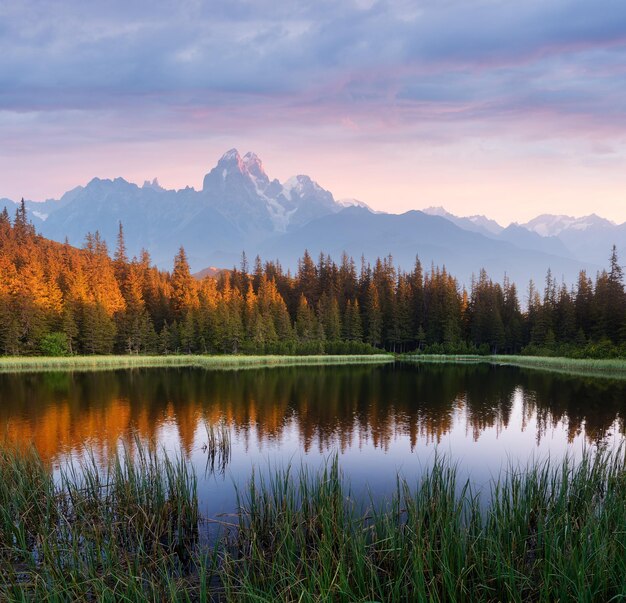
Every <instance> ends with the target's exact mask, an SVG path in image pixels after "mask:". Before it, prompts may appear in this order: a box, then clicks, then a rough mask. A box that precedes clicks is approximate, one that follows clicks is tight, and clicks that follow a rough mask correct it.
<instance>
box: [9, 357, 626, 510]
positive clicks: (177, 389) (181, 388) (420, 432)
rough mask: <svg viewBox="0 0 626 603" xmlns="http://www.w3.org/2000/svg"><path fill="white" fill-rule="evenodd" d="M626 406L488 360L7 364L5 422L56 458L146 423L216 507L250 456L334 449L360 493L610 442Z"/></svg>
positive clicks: (598, 391)
mask: <svg viewBox="0 0 626 603" xmlns="http://www.w3.org/2000/svg"><path fill="white" fill-rule="evenodd" d="M625 417H626V382H619V381H610V380H606V379H589V378H575V377H568V376H562V375H556V374H549V373H541V372H536V371H527V370H523V369H518V368H515V367H493V366H489V365H462V366H458V365H434V366H433V365H419V366H418V365H411V364H395V365H379V366H359V365H354V366H338V367H337V366H335V367H332V366H330V367H294V368H271V369H258V370H244V371H224V372H219V371H205V370H202V369H146V370H122V371H110V372H97V373H36V374H14V375H7V374H4V375H0V424H2V426H3V427H4V429H5V431H6V432H7V433H8V434H9V437H11V438H14V439H17V440H19V441H21V442H26V441H30V440H32V441H33V442H34V443H35V445H36V447H37V449H38V450H39V452H40V453H41V454H42V456H43V457H44V458H45V459H46V460H47V461H49V462H50V464H51V466H52V467H55V468H58V467H59V465H61V464H63V463H65V462H67V461H68V460H69V459H71V460H72V461H79V460H80V459H81V457H82V456H83V455H84V454H85V451H86V450H87V449H89V450H91V451H93V452H94V454H95V455H96V458H97V459H98V460H99V461H101V462H104V461H105V460H106V458H107V456H108V455H109V454H110V453H111V452H112V451H114V450H115V449H116V448H118V447H119V446H121V445H122V444H123V443H125V442H126V443H127V444H128V443H132V442H133V441H134V437H135V436H134V435H133V434H138V436H139V437H140V438H141V439H144V440H146V441H153V442H156V443H157V444H158V445H159V446H162V447H164V448H165V449H166V450H168V451H170V452H174V453H179V454H180V453H181V451H182V454H183V455H184V456H185V457H186V458H187V459H188V460H189V461H190V462H191V463H192V464H193V465H194V467H195V469H196V473H197V475H198V485H199V494H200V500H201V506H202V509H203V511H204V513H206V514H207V515H209V516H211V515H215V514H218V513H222V512H230V511H233V510H234V507H235V485H236V484H239V485H243V484H245V483H246V482H247V480H248V479H249V477H250V475H251V472H252V469H253V467H254V468H256V470H257V471H258V472H261V473H263V472H265V471H267V470H268V467H272V466H273V467H276V466H285V465H286V464H287V463H292V464H293V465H296V466H299V465H300V464H306V465H309V466H312V467H318V466H320V465H321V464H322V463H323V462H324V460H325V459H328V458H329V456H330V455H332V454H333V453H335V452H337V453H338V454H339V457H340V464H341V467H342V469H343V472H344V475H345V476H346V478H347V479H348V480H349V481H350V483H351V485H352V490H353V492H354V493H355V495H357V496H358V495H365V494H368V493H369V494H371V495H373V496H375V497H376V496H379V495H383V494H389V493H391V492H392V491H393V489H394V486H395V477H396V474H397V473H398V472H400V473H401V474H402V475H403V476H404V477H406V478H407V479H408V480H409V481H410V482H411V481H417V479H418V478H419V476H420V474H421V473H422V472H423V471H424V470H425V469H426V468H428V466H429V465H430V464H431V463H432V461H433V458H434V455H435V454H436V453H437V454H445V455H446V456H448V457H450V458H451V459H453V460H455V461H457V462H458V467H459V473H460V474H461V476H462V477H469V478H470V479H471V480H473V481H474V482H475V483H476V484H485V483H487V481H488V480H489V478H490V477H491V476H492V475H494V474H497V473H499V471H500V469H501V468H502V467H503V466H506V465H507V464H508V463H509V462H511V461H513V462H523V463H525V462H527V461H528V460H529V459H531V458H533V457H535V458H537V457H540V458H545V456H546V455H548V454H549V455H551V456H552V457H561V456H562V455H563V454H565V453H567V452H571V453H572V454H576V453H580V451H581V450H582V449H583V447H585V446H587V447H596V446H607V445H608V446H614V445H616V444H617V443H618V442H619V441H620V440H621V439H622V438H623V437H624V433H625V431H626V420H625ZM205 422H208V423H209V424H224V425H226V427H227V429H228V430H229V432H230V436H231V444H232V450H231V457H230V460H229V462H228V464H227V466H226V468H225V470H224V471H220V470H214V471H211V470H207V455H206V453H205V452H203V449H202V447H203V444H204V443H205V442H206V441H207V436H206V427H205Z"/></svg>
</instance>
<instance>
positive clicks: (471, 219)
mask: <svg viewBox="0 0 626 603" xmlns="http://www.w3.org/2000/svg"><path fill="white" fill-rule="evenodd" d="M422 211H423V212H424V213H425V214H428V215H430V216H440V217H442V218H445V219H446V220H450V222H453V223H454V224H456V225H457V226H459V227H461V228H463V229H464V230H470V231H472V232H480V233H482V234H485V235H498V234H500V233H501V232H502V231H503V230H504V227H502V226H500V224H498V223H497V222H496V221H495V220H491V219H490V218H487V216H481V215H474V216H467V217H460V216H455V215H454V214H451V213H450V212H449V211H447V210H446V209H444V208H443V207H441V206H437V207H427V208H426V209H423V210H422Z"/></svg>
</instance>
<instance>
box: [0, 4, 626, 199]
mask: <svg viewBox="0 0 626 603" xmlns="http://www.w3.org/2000/svg"><path fill="white" fill-rule="evenodd" d="M625 71H626V3H625V2H623V0H597V1H596V2H593V3H592V2H588V1H586V0H550V1H549V2H546V1H545V0H525V1H524V2H514V1H510V0H354V1H350V0H346V1H341V2H337V1H336V0H293V1H278V0H229V1H228V2H226V1H215V0H210V1H208V0H123V1H122V0H108V1H107V2H102V1H95V0H56V1H55V2H49V1H48V0H20V2H12V1H11V0H0V137H1V139H2V141H3V145H2V148H0V156H2V157H5V158H6V157H8V155H9V154H19V153H22V154H23V156H24V158H28V157H29V156H31V155H32V154H33V153H34V152H41V153H46V152H47V153H50V152H51V150H54V149H57V148H60V147H64V148H74V149H79V150H81V151H85V150H86V149H87V150H88V149H95V148H97V147H98V145H103V144H106V145H122V144H132V143H137V144H142V143H155V144H156V143H159V142H160V143H164V144H166V143H167V142H168V141H170V140H183V141H185V140H190V141H192V140H193V141H198V140H220V141H221V140H225V139H228V140H230V141H232V142H231V143H230V146H232V144H233V143H234V144H237V141H238V139H240V138H246V137H247V138H249V137H255V138H256V139H264V138H265V139H271V140H272V144H274V145H276V146H277V147H278V146H280V145H281V144H283V145H293V144H318V145H319V146H320V147H321V146H323V145H326V147H328V148H332V147H333V145H337V144H339V143H340V144H341V145H342V147H341V148H344V149H345V148H353V149H355V151H354V152H355V153H357V154H358V152H359V145H363V144H368V145H380V146H381V148H382V147H383V146H384V147H385V148H387V147H388V146H389V145H403V144H411V145H412V146H415V145H416V144H423V145H427V146H428V145H430V146H445V145H450V146H451V147H454V148H459V145H463V144H465V143H466V144H467V146H468V148H472V147H473V146H474V145H479V146H480V148H497V149H498V152H499V153H501V150H502V149H507V148H508V149H511V151H510V152H511V154H513V155H514V154H516V153H520V151H519V149H526V151H525V152H527V153H528V154H531V155H532V154H535V153H537V141H538V140H543V141H545V147H546V148H549V149H550V152H553V151H554V149H558V148H561V149H563V151H562V152H563V153H567V152H568V151H567V149H570V148H572V145H573V143H572V142H571V141H572V140H573V141H574V142H575V144H574V145H573V146H575V147H576V148H583V147H584V148H589V149H602V148H615V149H618V150H619V149H621V148H622V146H623V144H624V141H623V138H624V135H625V134H626V83H625V82H626V73H625ZM476 141H480V143H477V142H476ZM484 141H491V142H490V143H489V144H487V143H485V142H484ZM351 145H352V146H351ZM595 155H596V156H599V157H601V156H602V154H600V153H597V152H595ZM607 155H608V154H607ZM617 155H618V156H621V155H620V154H619V153H617ZM443 160H445V159H442V161H443ZM0 176H2V177H3V178H5V177H6V175H4V174H3V173H2V170H1V166H0ZM0 192H1V191H0Z"/></svg>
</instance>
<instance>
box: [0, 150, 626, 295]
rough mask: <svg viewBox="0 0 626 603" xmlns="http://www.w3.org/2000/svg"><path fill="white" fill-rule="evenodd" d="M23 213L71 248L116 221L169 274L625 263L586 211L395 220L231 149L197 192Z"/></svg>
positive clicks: (537, 271)
mask: <svg viewBox="0 0 626 603" xmlns="http://www.w3.org/2000/svg"><path fill="white" fill-rule="evenodd" d="M4 206H6V207H7V208H8V209H9V212H10V213H11V215H14V213H15V209H16V207H17V204H16V203H14V202H12V201H10V200H8V199H0V209H1V208H2V207H4ZM346 206H348V207H346ZM26 207H27V209H28V211H29V214H30V217H31V219H32V220H33V222H34V224H35V226H36V228H37V229H38V230H39V231H41V232H42V234H44V235H45V236H47V237H49V238H51V239H54V240H56V241H61V242H62V241H64V240H65V238H66V237H67V238H68V239H69V241H70V242H71V243H72V244H75V245H81V244H82V243H83V241H84V239H85V235H86V234H87V232H95V231H96V230H97V231H99V232H100V234H101V235H102V237H103V238H104V239H105V240H106V241H107V243H108V244H109V248H110V249H111V251H112V250H113V249H114V247H115V244H116V238H117V233H118V225H119V222H122V224H123V225H124V231H125V235H126V244H127V248H128V252H129V254H130V255H131V256H132V255H137V254H139V253H140V251H141V249H142V248H145V249H147V250H148V251H149V252H150V253H151V255H152V257H153V259H154V261H155V262H156V263H157V264H158V265H159V266H161V267H170V266H171V263H172V259H173V257H174V255H175V254H176V252H177V251H178V249H179V247H180V246H181V245H183V246H184V247H185V249H186V251H187V254H188V256H189V259H190V263H191V266H192V269H193V270H201V269H203V268H205V267H206V266H209V265H213V266H219V267H225V268H228V267H230V266H232V265H233V264H236V263H238V262H239V258H240V256H241V252H242V250H244V249H245V251H246V252H247V253H248V255H249V257H254V255H256V254H257V253H261V254H262V256H263V257H265V258H278V259H280V260H281V261H282V262H283V264H285V265H286V266H291V267H295V263H296V261H297V258H298V257H299V256H300V255H301V254H302V252H303V251H304V249H305V248H307V247H308V248H309V249H310V251H312V252H315V253H316V254H317V253H319V252H320V251H325V252H329V253H331V254H332V255H334V256H338V255H340V254H341V252H342V251H344V250H346V251H347V252H349V253H350V254H351V255H353V256H355V257H357V258H358V257H359V256H360V255H361V254H362V253H365V255H366V256H367V258H368V259H370V260H373V259H374V258H375V257H377V256H385V255H387V254H388V253H392V254H393V255H394V256H396V259H397V260H398V261H400V263H401V264H402V265H403V266H404V267H409V266H410V265H412V263H413V261H414V258H415V255H416V254H417V253H419V255H420V257H421V258H422V260H423V262H424V263H425V264H427V265H428V264H430V262H431V261H433V262H435V263H436V264H439V265H443V264H446V265H447V267H448V268H449V269H450V270H451V271H452V272H454V273H456V274H458V276H459V278H461V279H462V280H464V281H466V282H468V281H469V278H470V276H471V273H472V272H477V271H478V270H479V269H480V268H481V267H485V268H487V270H488V271H489V272H490V274H491V275H493V277H494V278H497V279H501V278H502V276H503V275H504V272H505V271H506V272H507V273H508V274H509V276H511V277H512V278H514V279H515V280H516V281H518V282H520V283H522V284H524V286H525V284H526V282H527V281H528V279H529V278H530V277H532V278H533V279H535V280H537V281H541V282H542V281H543V278H544V275H545V271H546V270H547V268H548V267H551V268H552V270H553V272H554V274H555V275H556V276H557V278H560V277H561V276H563V277H564V278H565V279H566V280H567V281H568V282H574V281H575V280H576V277H577V273H578V271H579V269H580V268H583V267H584V268H587V269H588V270H590V271H591V272H595V270H597V269H598V268H599V267H600V266H606V263H607V258H608V255H609V252H610V247H611V245H612V243H613V242H615V243H616V244H617V245H618V249H619V250H620V252H621V254H622V257H624V256H626V225H622V226H617V225H615V224H614V223H612V222H610V221H608V220H604V219H602V218H599V217H598V216H595V215H591V216H587V217H585V218H571V217H568V216H551V215H543V216H538V217H537V218H536V219H535V220H531V221H530V222H528V223H527V224H523V225H517V224H513V225H511V226H509V227H507V228H502V227H501V226H500V225H499V224H498V223H497V222H495V221H494V220H491V219H489V218H487V217H485V216H479V215H475V216H470V217H467V218H463V217H458V216H454V215H453V214H451V213H449V212H447V211H446V210H445V209H443V208H441V207H434V208H429V209H427V210H425V212H417V211H412V212H407V213H405V214H402V215H400V216H398V215H392V214H385V213H382V212H372V211H371V210H370V209H369V208H367V207H366V206H364V205H363V204H361V203H359V202H356V201H354V200H350V201H343V202H338V201H336V200H335V199H334V197H333V195H332V193H330V192H329V191H327V190H325V189H324V188H322V187H321V186H320V185H319V184H317V183H316V182H315V181H313V180H312V179H311V178H310V177H308V176H305V175H299V176H294V177H293V178H290V179H289V180H287V181H286V182H284V183H281V182H279V181H278V180H276V179H272V178H270V177H269V176H268V175H267V173H266V172H265V169H264V167H263V163H262V161H261V160H260V159H259V157H258V156H257V155H255V154H254V153H246V154H245V155H243V156H241V155H240V154H239V152H238V151H237V150H236V149H231V150H230V151H227V152H226V153H224V155H223V156H222V157H221V158H220V159H219V161H218V162H217V164H216V165H215V167H214V168H213V169H211V170H210V171H209V172H208V173H207V174H206V176H205V177H204V181H203V187H202V190H201V191H196V190H194V189H192V188H185V189H182V190H179V191H174V190H165V189H164V188H162V187H161V186H160V185H159V183H158V182H157V181H156V180H154V181H152V182H145V183H144V185H143V186H141V187H139V186H137V185H136V184H132V183H130V182H127V181H126V180H124V179H122V178H116V179H115V180H101V179H98V178H94V179H93V180H92V181H91V182H89V184H87V185H86V186H79V187H76V188H74V189H72V190H70V191H68V192H67V193H65V194H64V195H63V196H62V197H61V199H59V200H48V201H45V202H42V203H35V202H32V201H27V202H26Z"/></svg>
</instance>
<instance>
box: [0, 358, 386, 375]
mask: <svg viewBox="0 0 626 603" xmlns="http://www.w3.org/2000/svg"><path fill="white" fill-rule="evenodd" d="M392 361H393V356H391V355H389V354H373V355H324V356H322V355H320V356H192V355H188V356H185V355H180V356H131V355H128V356H68V357H46V356H33V357H25V356H7V357H0V372H3V373H15V372H42V371H96V370H115V369H131V368H160V367H163V368H166V367H171V368H186V367H197V368H203V369H209V370H211V369H213V370H240V369H246V368H263V367H271V366H310V365H337V364H372V363H381V362H392Z"/></svg>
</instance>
